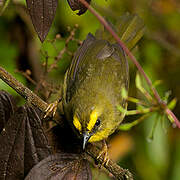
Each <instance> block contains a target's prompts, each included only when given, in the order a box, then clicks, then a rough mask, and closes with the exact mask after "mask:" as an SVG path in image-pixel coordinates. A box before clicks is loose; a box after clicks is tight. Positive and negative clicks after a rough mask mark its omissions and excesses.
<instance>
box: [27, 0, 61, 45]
mask: <svg viewBox="0 0 180 180" xmlns="http://www.w3.org/2000/svg"><path fill="white" fill-rule="evenodd" d="M26 2H27V7H28V10H29V13H30V16H31V19H32V23H33V25H34V28H35V30H36V32H37V34H38V36H39V38H40V40H41V42H43V41H44V40H45V38H46V36H47V34H48V32H49V29H50V27H51V24H52V22H53V20H54V17H55V14H56V8H57V4H58V0H26Z"/></svg>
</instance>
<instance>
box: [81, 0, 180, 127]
mask: <svg viewBox="0 0 180 180" xmlns="http://www.w3.org/2000/svg"><path fill="white" fill-rule="evenodd" d="M79 1H80V2H81V3H82V4H83V5H84V6H85V7H86V8H88V9H89V11H90V12H91V13H92V14H93V15H94V16H96V18H97V19H98V20H99V21H100V23H101V24H102V25H104V27H105V28H106V29H107V30H108V31H109V33H110V34H111V35H112V36H113V37H114V39H115V40H116V41H117V42H118V44H119V45H120V46H121V47H122V48H123V50H124V51H125V53H126V54H127V55H128V56H129V58H130V59H131V61H132V62H133V63H134V64H135V65H136V67H137V69H138V70H139V72H140V73H141V74H142V75H143V77H144V78H145V80H146V82H147V84H148V85H149V87H150V88H151V90H152V92H153V95H154V97H155V99H156V100H157V102H158V103H159V105H160V107H161V108H162V109H163V110H164V112H165V113H166V114H167V115H168V116H170V117H171V118H172V119H173V120H174V123H175V124H176V126H177V127H178V128H180V122H179V120H178V119H177V117H176V116H175V115H174V114H173V112H172V111H171V110H170V109H169V108H168V107H167V105H166V103H165V102H163V101H162V99H161V98H160V96H159V94H158V92H157V90H156V89H155V88H154V87H153V84H152V82H151V80H150V78H149V77H148V76H147V75H146V73H145V72H144V70H143V68H142V67H141V65H140V64H139V62H138V61H137V60H136V58H135V57H134V55H133V54H132V53H131V52H130V51H129V49H128V48H127V47H126V46H125V44H124V43H123V42H122V41H121V39H120V38H119V36H118V35H117V34H116V32H115V31H114V30H113V29H112V28H111V26H109V24H108V23H107V21H106V20H105V19H104V18H103V17H102V16H101V15H100V14H99V13H98V12H97V11H96V10H95V9H93V8H92V7H91V6H90V5H89V4H88V3H87V2H86V1H85V0H79Z"/></svg>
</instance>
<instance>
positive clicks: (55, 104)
mask: <svg viewBox="0 0 180 180" xmlns="http://www.w3.org/2000/svg"><path fill="white" fill-rule="evenodd" d="M58 103H59V100H57V101H55V102H53V103H51V104H49V105H48V107H47V109H46V110H45V112H46V114H45V115H44V118H46V117H47V116H51V115H52V117H54V116H55V114H56V111H57V107H58Z"/></svg>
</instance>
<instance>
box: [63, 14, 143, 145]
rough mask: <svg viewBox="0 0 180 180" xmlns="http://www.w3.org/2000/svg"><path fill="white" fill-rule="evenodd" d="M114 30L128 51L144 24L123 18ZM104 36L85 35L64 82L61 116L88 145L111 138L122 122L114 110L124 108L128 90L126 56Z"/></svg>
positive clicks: (139, 34) (134, 18) (133, 17)
mask: <svg viewBox="0 0 180 180" xmlns="http://www.w3.org/2000/svg"><path fill="white" fill-rule="evenodd" d="M117 26H119V27H118V29H117V30H116V31H117V32H118V34H119V35H120V37H122V39H123V41H124V42H125V43H126V44H127V46H128V47H129V48H131V49H132V48H133V47H134V46H135V44H136V43H137V41H138V40H139V39H140V38H141V37H142V34H143V33H142V32H143V30H144V24H143V23H142V21H141V20H140V19H139V18H138V17H137V16H132V15H129V14H127V15H125V16H122V17H120V20H119V21H118V22H117V24H116V27H117ZM106 34H107V32H105V31H102V30H99V31H97V33H96V37H94V36H93V35H91V34H88V36H87V38H86V40H85V41H84V42H83V44H82V45H81V46H80V48H79V49H78V50H77V52H76V53H75V56H74V58H73V60H72V63H71V65H70V67H69V69H68V70H67V72H66V75H65V79H64V87H63V107H64V112H65V115H66V117H67V119H68V121H69V123H70V124H71V126H72V127H73V129H74V130H75V132H76V133H77V134H78V135H79V136H80V137H82V138H83V137H84V138H85V136H86V141H89V142H94V141H100V140H102V139H104V138H107V137H108V136H109V135H110V134H112V133H113V132H114V130H115V129H116V128H117V127H118V126H119V124H120V123H121V121H122V120H123V118H124V114H122V113H121V112H120V111H118V109H117V106H118V105H121V106H122V107H124V108H126V106H127V103H126V101H125V99H123V98H122V95H121V90H122V89H123V88H125V89H126V90H127V91H128V86H129V85H128V84H129V72H128V62H127V60H126V55H125V53H124V51H123V50H122V48H121V47H120V46H119V45H118V44H116V43H115V42H114V43H113V41H112V39H111V37H110V36H109V35H108V34H107V40H106V39H105V38H106V36H105V35H106ZM102 38H104V39H102ZM110 42H111V43H113V44H111V43H110Z"/></svg>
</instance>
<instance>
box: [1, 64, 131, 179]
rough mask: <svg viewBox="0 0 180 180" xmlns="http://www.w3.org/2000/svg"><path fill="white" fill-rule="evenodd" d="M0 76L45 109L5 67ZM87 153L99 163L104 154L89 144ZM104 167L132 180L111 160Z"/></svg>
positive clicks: (101, 161) (27, 98) (38, 99)
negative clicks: (100, 154)
mask: <svg viewBox="0 0 180 180" xmlns="http://www.w3.org/2000/svg"><path fill="white" fill-rule="evenodd" d="M0 78H1V79H2V80H3V81H4V82H6V83H7V84H8V85H9V86H11V87H12V88H13V89H14V90H15V91H16V92H17V93H18V94H20V95H21V96H22V97H24V98H25V99H26V100H27V102H28V103H30V104H32V105H34V106H36V107H37V108H39V109H40V110H41V111H42V112H44V113H45V110H46V109H47V107H48V104H47V103H46V102H44V101H43V100H42V99H41V98H40V97H38V96H37V95H36V94H34V93H33V92H32V91H31V90H30V89H28V88H27V87H25V86H24V85H23V84H22V83H20V82H19V81H18V80H16V79H15V78H14V77H13V76H12V75H11V74H9V73H8V72H7V71H6V70H5V69H3V68H2V67H0ZM87 153H88V154H89V155H90V156H91V157H92V158H93V159H95V160H96V161H98V162H99V163H101V164H102V163H103V159H104V156H101V157H100V158H97V157H98V155H99V153H100V150H99V149H97V148H96V147H95V146H92V145H90V148H88V150H87ZM104 167H105V168H106V169H107V170H108V171H109V172H110V173H112V174H113V175H114V176H115V177H116V179H119V180H124V179H128V180H133V178H132V174H131V173H130V172H129V171H128V170H127V169H123V168H121V167H120V166H118V165H117V164H116V163H114V162H113V161H111V160H110V161H109V163H108V165H104Z"/></svg>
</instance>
